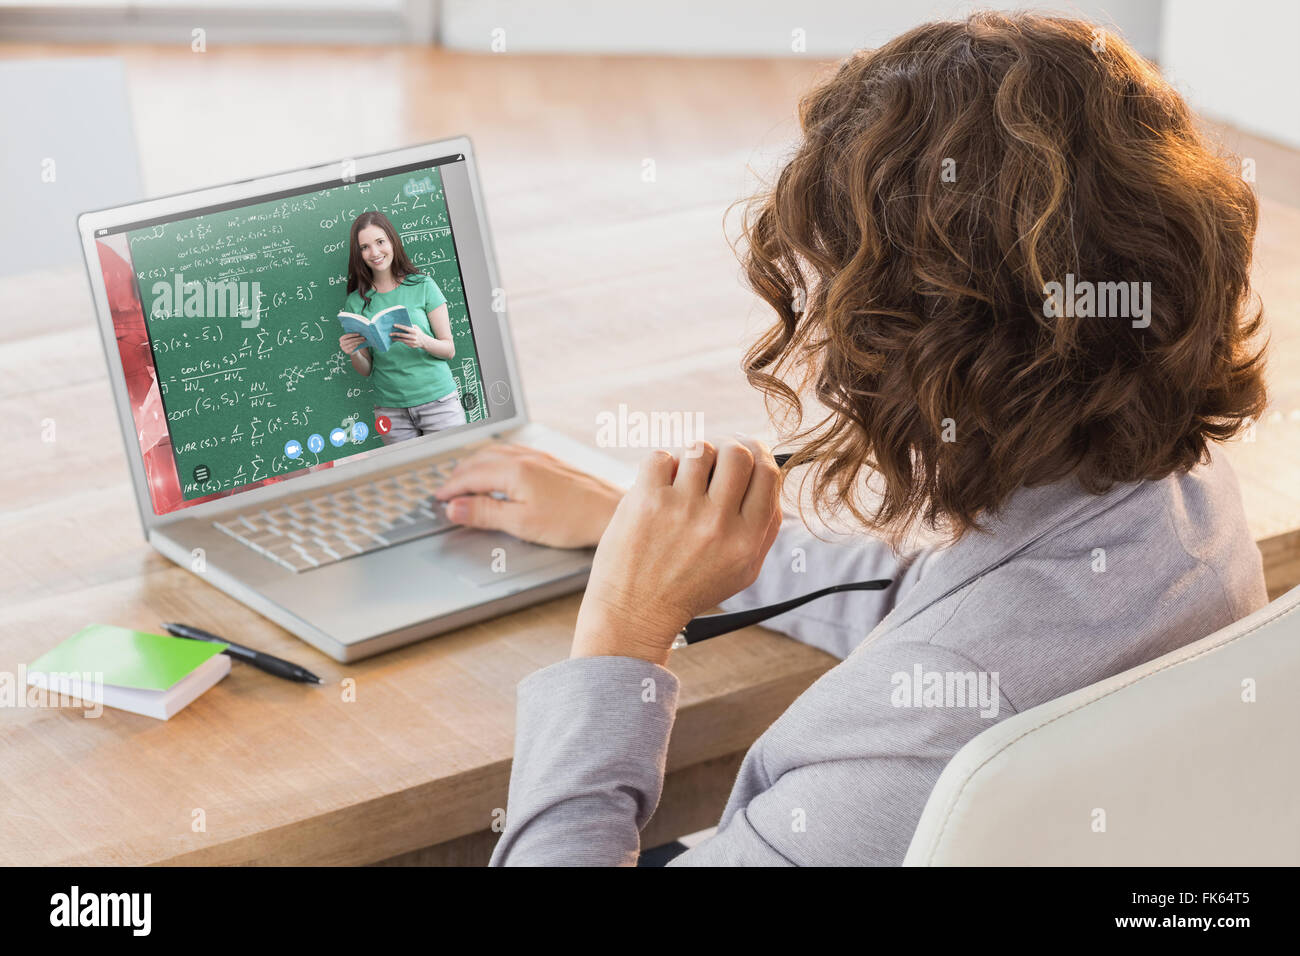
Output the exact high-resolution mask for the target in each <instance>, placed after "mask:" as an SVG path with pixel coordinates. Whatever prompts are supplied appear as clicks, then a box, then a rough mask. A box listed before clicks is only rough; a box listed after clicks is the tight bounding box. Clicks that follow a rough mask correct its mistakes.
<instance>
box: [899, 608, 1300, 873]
mask: <svg viewBox="0 0 1300 956" xmlns="http://www.w3.org/2000/svg"><path fill="white" fill-rule="evenodd" d="M1033 864H1038V865H1082V866H1137V865H1158V864H1163V865H1173V866H1181V865H1197V864H1204V865H1286V864H1290V865H1293V866H1294V865H1296V864H1300V587H1298V588H1295V589H1293V590H1291V591H1289V592H1287V593H1286V594H1284V595H1283V596H1282V597H1279V598H1278V599H1277V600H1275V601H1273V602H1272V603H1271V604H1269V605H1268V606H1266V607H1264V608H1261V609H1260V610H1259V611H1257V612H1256V613H1254V614H1252V615H1250V616H1249V617H1246V618H1243V619H1242V620H1240V621H1238V622H1237V623H1235V624H1233V625H1231V626H1229V627H1226V628H1224V629H1223V630H1221V631H1218V632H1216V633H1214V634H1211V635H1210V636H1209V637H1206V638H1203V639H1202V640H1199V641H1196V642H1195V643H1192V644H1188V645H1186V646H1185V647H1181V648H1179V649H1178V650H1176V651H1173V652H1171V653H1169V654H1166V655H1164V656H1163V657H1160V658H1157V659H1156V660H1154V661H1151V662H1150V663H1147V664H1144V665H1142V666H1141V667H1135V668H1133V669H1132V670H1129V671H1125V672H1124V673H1122V674H1117V675H1115V676H1114V677H1111V678H1108V679H1107V680H1104V681H1101V682H1099V683H1096V684H1093V685H1091V686H1089V687H1085V688H1082V689H1081V690H1078V691H1076V692H1074V693H1072V694H1067V695H1066V696H1065V697H1061V698H1058V699H1057V700H1053V701H1049V702H1048V703H1046V704H1042V705H1041V706H1038V707H1035V708H1033V709H1031V710H1027V711H1025V712H1024V713H1021V714H1016V715H1015V716H1013V717H1009V718H1007V719H1006V720H1004V721H1002V722H1000V723H998V724H996V725H994V726H993V727H990V728H989V729H988V730H986V731H984V732H983V733H981V734H980V735H979V736H977V737H976V738H975V739H973V740H971V741H970V742H969V743H967V744H966V745H965V746H964V747H962V749H961V750H959V751H958V752H957V754H956V755H955V756H954V757H953V759H952V761H951V762H950V763H949V764H948V766H947V767H946V768H945V769H944V771H943V773H942V774H941V775H940V777H939V780H938V782H937V783H936V784H935V787H934V790H933V792H931V794H930V799H929V801H928V802H927V803H926V806H925V811H924V812H923V813H922V815H921V821H920V823H919V824H918V825H917V829H916V833H915V834H914V835H913V837H912V843H911V846H910V847H909V848H908V852H907V857H906V859H905V860H904V865H905V866H975V865H993V866H998V865H1033Z"/></svg>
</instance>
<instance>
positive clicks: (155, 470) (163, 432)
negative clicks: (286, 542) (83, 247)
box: [95, 242, 334, 515]
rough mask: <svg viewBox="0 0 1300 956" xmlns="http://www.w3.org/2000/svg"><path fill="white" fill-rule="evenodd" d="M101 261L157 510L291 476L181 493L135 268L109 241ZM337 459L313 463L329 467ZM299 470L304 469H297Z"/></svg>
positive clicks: (101, 252) (103, 247) (101, 251)
mask: <svg viewBox="0 0 1300 956" xmlns="http://www.w3.org/2000/svg"><path fill="white" fill-rule="evenodd" d="M95 245H96V246H97V247H98V249H99V265H100V268H101V269H102V270H103V272H104V290H105V292H106V293H107V295H108V308H109V311H110V313H111V314H112V316H113V329H114V335H115V336H116V338H117V351H118V354H119V355H120V356H121V357H122V373H123V375H124V376H125V377H126V394H127V399H128V401H130V403H131V416H132V418H133V420H134V422H135V432H136V437H137V438H138V439H139V441H140V454H141V456H142V457H143V458H144V474H145V481H146V482H147V484H148V485H149V494H150V496H151V498H152V499H153V510H154V513H155V514H160V515H162V514H167V513H168V512H171V511H176V510H177V509H180V508H188V507H190V506H191V505H198V504H202V503H203V502H205V501H215V500H216V499H217V498H225V497H228V496H229V495H232V494H234V493H235V491H237V490H241V491H242V490H243V489H245V488H258V487H261V486H262V485H269V484H272V483H274V482H277V481H283V480H284V479H285V478H291V477H293V475H292V474H290V475H280V476H277V477H275V478H264V479H262V480H261V481H255V482H250V483H249V484H247V485H242V486H241V487H240V488H238V489H233V488H232V489H230V490H227V491H218V492H215V493H214V494H210V495H204V496H203V497H202V498H191V499H190V500H189V501H186V500H185V499H184V497H182V493H181V482H180V478H179V476H178V475H177V474H176V457H175V455H173V454H172V440H171V435H170V434H169V433H168V431H167V415H166V412H165V411H164V409H163V402H162V392H161V390H160V389H159V388H158V379H157V375H156V372H155V371H154V363H153V351H152V349H151V348H150V346H149V334H148V332H147V331H146V330H145V324H144V308H143V306H142V305H141V303H140V296H139V294H138V292H137V291H136V284H135V272H134V269H133V267H132V265H131V263H130V262H128V261H127V260H126V259H124V258H123V257H122V255H121V254H120V253H119V252H118V251H117V250H115V249H113V248H111V247H110V246H109V245H108V244H107V243H105V242H96V243H95ZM333 464H334V463H333V462H332V461H331V462H323V463H322V464H320V465H316V466H313V468H311V469H310V470H311V471H315V470H316V469H318V468H329V467H332V466H333ZM295 474H303V472H296V473H295Z"/></svg>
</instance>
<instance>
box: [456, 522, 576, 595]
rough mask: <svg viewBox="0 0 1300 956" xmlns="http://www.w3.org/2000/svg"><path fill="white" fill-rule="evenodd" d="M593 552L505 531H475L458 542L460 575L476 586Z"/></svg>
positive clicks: (505, 579) (492, 582)
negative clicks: (535, 541) (552, 545)
mask: <svg viewBox="0 0 1300 956" xmlns="http://www.w3.org/2000/svg"><path fill="white" fill-rule="evenodd" d="M590 554H591V552H590V551H586V552H584V551H581V550H572V549H560V548H544V547H542V546H541V545H536V544H529V543H528V542H527V541H520V540H519V539H518V538H515V537H512V536H511V535H508V534H505V533H504V532H501V531H475V532H473V533H472V534H463V535H461V536H460V539H459V540H458V541H457V542H456V556H457V559H458V560H457V561H456V576H457V577H459V578H460V579H461V580H462V581H466V582H468V583H469V584H473V585H474V586H476V587H487V586H489V585H492V584H498V583H500V582H501V581H508V580H510V579H511V578H515V577H519V576H520V575H522V574H529V573H531V572H533V571H540V570H542V569H543V568H548V567H550V566H551V565H555V564H564V563H571V562H572V561H573V560H574V559H575V558H579V557H582V556H584V555H586V556H589V555H590Z"/></svg>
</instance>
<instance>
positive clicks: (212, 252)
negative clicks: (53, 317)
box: [96, 157, 486, 514]
mask: <svg viewBox="0 0 1300 956" xmlns="http://www.w3.org/2000/svg"><path fill="white" fill-rule="evenodd" d="M456 159H457V158H456V157H452V160H456ZM96 238H97V243H98V246H99V253H100V262H101V266H102V267H103V271H104V280H105V287H106V290H107V294H108V298H109V305H110V308H111V310H112V313H113V319H114V326H115V329H116V335H117V340H118V346H119V351H120V353H121V356H122V362H123V368H124V370H125V372H126V379H127V390H128V393H129V395H130V397H131V407H132V410H133V413H134V414H135V419H136V427H137V432H138V434H139V436H140V441H141V451H142V453H143V454H144V456H145V468H146V473H147V477H148V479H149V486H150V489H151V492H152V496H153V503H154V510H155V512H156V513H158V514H165V513H167V512H169V511H173V510H175V509H177V508H181V507H187V506H189V505H193V504H197V503H199V502H201V501H207V500H211V499H213V498H216V497H221V496H224V495H228V494H231V493H233V492H235V491H239V490H243V489H246V488H250V487H255V486H258V485H261V484H266V483H269V482H272V481H278V480H282V479H284V478H287V477H291V476H293V475H297V474H304V473H307V472H308V471H314V470H317V469H320V468H327V467H330V466H331V465H332V464H333V462H335V461H337V460H339V459H341V458H346V457H350V456H352V455H357V454H364V453H367V452H371V451H375V450H377V449H380V448H383V447H385V446H387V445H392V444H395V443H398V442H402V441H407V440H410V439H413V438H418V437H423V436H425V435H429V434H433V433H436V432H440V431H444V430H447V429H452V428H457V427H460V426H461V425H466V424H470V423H473V422H477V421H480V420H482V419H483V418H484V417H485V414H486V403H485V402H484V401H483V386H482V378H481V375H480V368H479V357H478V354H477V351H476V349H475V345H474V333H473V328H472V325H471V322H470V318H469V312H468V309H467V306H466V302H465V293H464V286H463V283H462V277H461V270H460V265H459V263H458V261H457V257H456V248H455V241H454V236H453V230H452V224H451V222H450V219H449V216H448V212H447V202H446V197H445V194H444V191H443V177H442V173H441V169H440V163H435V164H428V165H424V166H422V167H420V168H414V169H403V170H401V171H397V172H392V171H389V172H386V173H382V174H379V175H378V176H374V177H370V178H365V179H360V180H358V181H356V182H345V183H342V184H339V185H335V186H331V187H328V188H323V189H307V190H303V191H297V192H295V193H293V194H281V195H277V196H276V197H274V198H270V199H267V200H266V201H259V202H253V203H250V204H247V205H239V206H234V207H230V208H218V209H214V210H211V211H207V212H204V213H203V214H200V215H192V216H189V217H188V218H185V219H177V220H171V221H165V222H150V223H143V224H132V225H128V226H125V227H123V228H122V229H120V230H118V231H115V232H112V233H110V234H106V235H100V236H97V237H96ZM448 336H450V338H448ZM354 350H355V351H357V353H358V354H357V356H356V357H353V356H352V355H351V354H349V353H351V352H353V351H354Z"/></svg>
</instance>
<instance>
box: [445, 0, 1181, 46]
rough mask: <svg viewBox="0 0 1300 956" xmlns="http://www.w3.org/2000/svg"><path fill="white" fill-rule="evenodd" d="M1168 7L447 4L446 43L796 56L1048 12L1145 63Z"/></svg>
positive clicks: (871, 2) (875, 1)
mask: <svg viewBox="0 0 1300 956" xmlns="http://www.w3.org/2000/svg"><path fill="white" fill-rule="evenodd" d="M1160 6H1161V0H1109V2H1105V0H1075V2H1060V3H1034V2H992V3H980V4H974V3H969V2H968V3H954V2H949V3H944V2H926V0H892V2H891V0H856V2H855V0H653V2H645V0H604V2H598V0H443V4H442V23H441V28H440V33H441V42H442V43H444V44H445V45H447V46H449V47H453V48H457V49H463V50H488V49H490V48H491V42H492V38H493V31H494V30H496V29H498V28H499V29H501V30H503V31H504V38H505V43H506V52H514V53H530V52H555V53H561V52H566V53H567V52H580V53H668V54H682V55H719V54H721V55H732V56H793V55H797V53H796V51H794V50H792V49H791V45H792V33H793V31H794V30H796V29H802V30H803V31H804V35H805V37H806V53H805V55H807V56H811V57H838V56H843V55H845V54H847V53H850V52H852V51H853V50H856V49H859V48H861V47H871V46H878V45H880V44H881V43H882V42H884V41H885V40H888V39H890V38H892V37H895V36H897V35H898V34H900V33H902V32H904V31H905V30H908V29H910V28H911V27H913V26H915V25H916V24H918V23H922V22H924V21H926V20H935V19H944V18H951V17H960V16H965V15H966V14H967V13H969V12H970V11H971V10H972V9H974V8H976V7H980V8H995V9H1041V10H1044V11H1047V12H1057V13H1063V14H1066V15H1072V16H1078V17H1081V18H1083V19H1087V20H1094V21H1096V22H1098V23H1101V24H1103V25H1106V26H1110V27H1113V28H1115V29H1117V30H1118V32H1120V33H1121V34H1123V35H1124V37H1125V38H1126V39H1127V40H1128V41H1129V42H1130V43H1131V44H1133V46H1134V47H1135V48H1136V49H1137V50H1138V51H1139V52H1140V53H1142V54H1143V55H1144V56H1148V57H1154V56H1155V55H1156V53H1157V51H1158V48H1159V29H1160Z"/></svg>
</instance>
